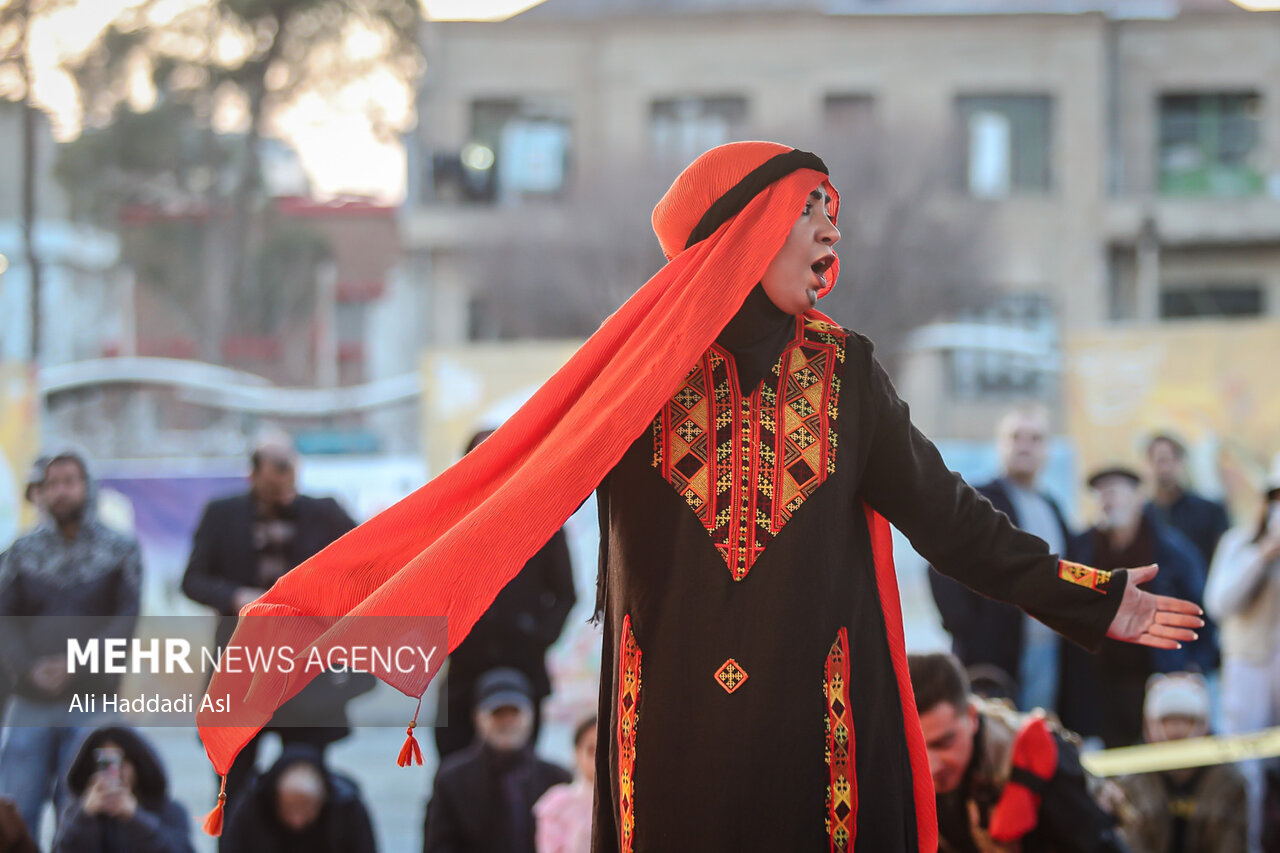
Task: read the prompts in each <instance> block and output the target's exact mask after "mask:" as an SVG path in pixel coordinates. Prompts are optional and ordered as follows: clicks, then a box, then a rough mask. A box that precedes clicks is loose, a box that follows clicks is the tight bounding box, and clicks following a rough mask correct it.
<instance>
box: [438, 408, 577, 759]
mask: <svg viewBox="0 0 1280 853" xmlns="http://www.w3.org/2000/svg"><path fill="white" fill-rule="evenodd" d="M491 434H492V431H491V430H490V431H485V432H481V433H478V434H477V435H476V436H475V437H474V438H472V439H471V443H470V444H469V445H468V446H467V452H468V453H470V452H471V451H472V450H474V449H475V448H476V446H477V445H479V444H480V442H482V441H484V440H485V439H486V438H488V437H489V436H490V435H491ZM576 600H577V599H576V595H575V593H574V589H573V564H572V563H571V562H570V560H569V545H568V542H567V540H566V539H565V535H564V531H563V530H558V531H556V533H555V534H554V535H553V536H552V537H551V539H550V541H548V542H547V544H546V545H544V546H543V547H542V550H540V551H538V553H537V554H534V555H533V558H532V559H531V560H529V562H528V563H526V564H525V566H524V568H523V569H521V570H520V574H518V575H516V577H515V579H514V580H512V581H511V583H509V584H507V586H506V587H504V588H503V590H502V592H500V593H498V597H497V598H496V599H494V602H493V604H491V605H490V606H489V609H488V610H486V611H485V613H484V615H483V616H481V617H480V620H479V621H478V622H476V624H475V627H473V628H472V629H471V633H470V634H468V635H467V638H466V639H465V640H463V641H462V643H461V645H459V646H458V648H456V649H454V651H453V654H452V655H450V656H449V669H448V671H447V675H446V676H445V687H444V690H442V691H441V692H440V708H439V712H438V713H439V716H438V717H437V721H438V723H442V724H438V725H437V726H436V727H435V741H436V749H437V751H438V752H439V753H440V758H441V759H442V760H443V759H444V758H446V757H447V756H449V755H452V754H453V753H455V752H458V751H460V750H463V749H466V748H467V747H468V746H469V745H470V744H471V742H472V741H473V740H475V735H476V732H475V728H474V726H473V725H472V719H471V709H472V707H473V706H474V703H475V698H474V691H475V684H476V679H477V678H479V677H480V675H481V674H482V673H485V672H487V671H489V670H491V669H496V668H498V667H511V668H513V669H518V670H519V671H520V672H522V673H524V675H525V677H526V678H528V679H529V681H530V683H531V684H532V685H533V735H532V740H534V741H535V742H536V741H537V739H538V732H539V731H540V730H541V728H542V700H543V699H545V698H546V697H547V696H549V695H551V678H550V676H549V675H548V673H547V649H548V648H550V647H551V645H552V644H553V643H554V642H555V641H556V640H557V639H558V638H559V637H560V632H561V631H562V630H564V623H565V619H567V618H568V616H569V611H570V610H571V609H572V608H573V605H574V602H575V601H576ZM445 721H447V723H445Z"/></svg>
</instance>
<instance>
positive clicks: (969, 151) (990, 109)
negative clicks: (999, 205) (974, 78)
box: [956, 95, 1053, 198]
mask: <svg viewBox="0 0 1280 853" xmlns="http://www.w3.org/2000/svg"><path fill="white" fill-rule="evenodd" d="M956 108H957V112H958V113H959V119H960V142H961V154H962V156H961V164H962V170H961V174H962V175H963V185H964V187H965V188H966V189H967V190H968V191H969V194H970V195H972V196H974V197H975V198H1005V197H1007V196H1010V195H1017V194H1022V193H1043V192H1048V190H1049V189H1050V186H1051V182H1052V168H1051V165H1052V164H1051V161H1052V156H1051V149H1052V144H1051V143H1052V116H1053V99H1052V98H1050V97H1049V96H1047V95H962V96H960V97H958V98H956Z"/></svg>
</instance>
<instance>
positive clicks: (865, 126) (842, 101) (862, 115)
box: [822, 95, 876, 145]
mask: <svg viewBox="0 0 1280 853" xmlns="http://www.w3.org/2000/svg"><path fill="white" fill-rule="evenodd" d="M875 118H876V101H875V98H873V97H871V96H870V95H827V96H826V98H824V99H823V101H822V125H823V130H824V131H826V141H827V142H828V143H832V144H837V145H838V144H840V143H865V142H866V141H867V140H868V139H870V138H871V136H872V135H873V134H874V132H875Z"/></svg>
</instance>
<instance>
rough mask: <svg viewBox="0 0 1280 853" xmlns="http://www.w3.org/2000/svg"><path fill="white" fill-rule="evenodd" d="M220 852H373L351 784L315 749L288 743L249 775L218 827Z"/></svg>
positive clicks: (361, 807) (370, 835)
mask: <svg viewBox="0 0 1280 853" xmlns="http://www.w3.org/2000/svg"><path fill="white" fill-rule="evenodd" d="M222 837H223V847H222V849H223V850H224V851H225V853H295V851H296V853H302V851H305V853H375V851H376V850H377V843H376V842H375V841H374V837H373V825H372V823H371V822H370V820H369V812H368V810H367V809H366V808H365V805H364V802H363V800H362V799H361V796H360V789H359V787H357V785H356V783H355V782H354V781H352V780H351V779H348V778H347V777H346V776H342V775H339V774H337V773H334V772H333V771H331V770H330V769H329V768H328V767H326V766H325V764H324V760H323V759H322V757H321V755H320V751H319V749H317V748H316V747H315V746H312V745H311V744H306V743H290V744H288V745H286V746H285V748H284V752H283V753H281V755H280V759H279V760H278V761H276V763H275V764H273V765H272V766H271V768H270V769H269V770H267V772H266V773H263V774H262V775H261V776H258V777H257V778H255V779H254V780H253V782H252V783H251V785H250V787H249V789H248V790H247V791H246V792H245V793H244V796H242V797H241V798H240V799H239V800H238V801H237V803H236V806H235V809H234V810H233V811H232V812H231V815H230V817H229V818H228V820H227V825H226V826H225V827H224V830H223V836H222Z"/></svg>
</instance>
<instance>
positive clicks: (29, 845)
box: [0, 797, 40, 853]
mask: <svg viewBox="0 0 1280 853" xmlns="http://www.w3.org/2000/svg"><path fill="white" fill-rule="evenodd" d="M0 853H40V848H39V847H37V846H36V843H35V841H33V840H32V839H31V833H30V832H28V831H27V825H26V824H25V823H23V822H22V815H20V814H18V805H17V803H15V802H14V801H13V800H11V799H9V798H8V797H0Z"/></svg>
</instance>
